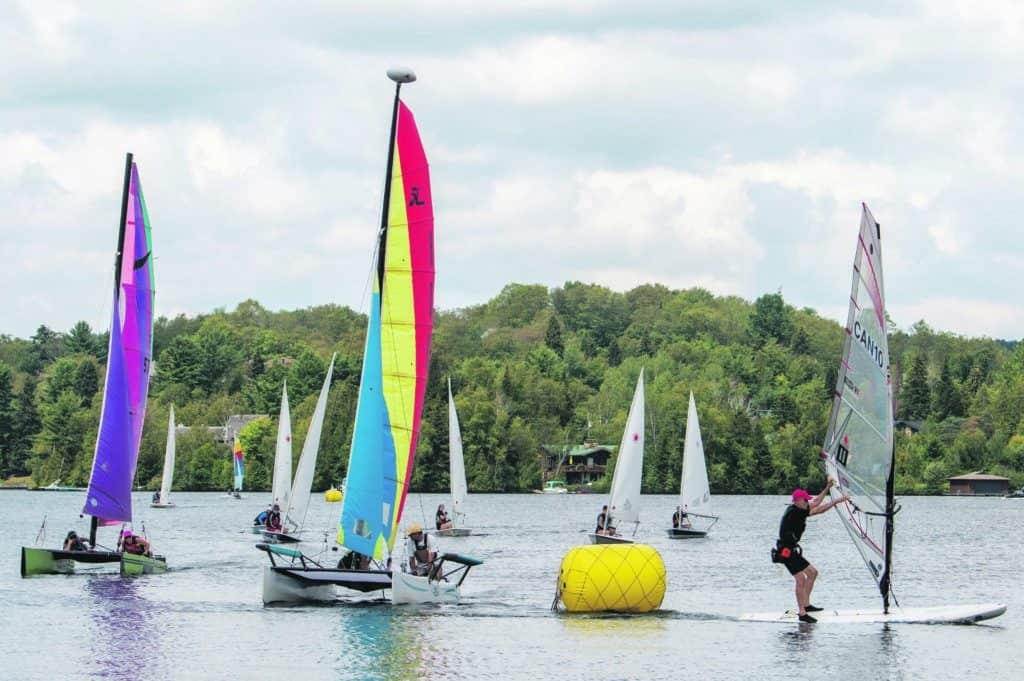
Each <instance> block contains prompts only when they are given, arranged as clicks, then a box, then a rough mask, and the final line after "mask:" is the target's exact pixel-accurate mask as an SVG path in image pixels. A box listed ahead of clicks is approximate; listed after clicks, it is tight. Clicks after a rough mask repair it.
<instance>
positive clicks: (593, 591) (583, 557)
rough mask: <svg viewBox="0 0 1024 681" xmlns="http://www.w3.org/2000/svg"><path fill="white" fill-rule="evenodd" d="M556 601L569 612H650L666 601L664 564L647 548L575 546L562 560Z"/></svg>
mask: <svg viewBox="0 0 1024 681" xmlns="http://www.w3.org/2000/svg"><path fill="white" fill-rule="evenodd" d="M558 597H559V599H561V601H562V603H563V604H564V605H565V609H566V610H568V611H569V612H608V611H610V612H650V611H651V610H656V609H658V607H660V606H661V601H662V600H663V599H664V598H665V563H664V562H662V560H661V556H660V555H659V554H658V552H657V551H655V550H654V549H653V548H651V547H650V546H644V545H643V544H623V545H604V544H599V545H596V546H577V547H576V548H574V549H571V550H570V551H569V552H568V553H567V554H565V557H564V558H562V568H561V570H560V571H559V573H558Z"/></svg>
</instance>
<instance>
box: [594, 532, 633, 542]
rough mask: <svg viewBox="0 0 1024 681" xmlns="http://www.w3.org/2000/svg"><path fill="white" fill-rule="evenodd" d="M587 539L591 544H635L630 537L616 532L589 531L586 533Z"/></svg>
mask: <svg viewBox="0 0 1024 681" xmlns="http://www.w3.org/2000/svg"><path fill="white" fill-rule="evenodd" d="M587 539H588V540H589V541H590V543H591V544H635V543H636V542H635V541H634V540H633V539H631V538H630V537H623V536H621V535H618V534H596V533H594V532H590V533H588V534H587Z"/></svg>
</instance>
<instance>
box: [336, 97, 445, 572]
mask: <svg viewBox="0 0 1024 681" xmlns="http://www.w3.org/2000/svg"><path fill="white" fill-rule="evenodd" d="M399 87H400V85H399ZM374 272H375V275H374V277H373V288H372V293H371V298H370V310H369V322H368V326H367V333H366V349H365V352H364V355H363V370H362V377H361V380H360V385H359V397H358V402H357V406H356V417H355V426H354V432H353V435H352V448H351V454H350V456H349V464H348V483H347V486H346V489H345V498H344V501H343V502H342V510H341V522H340V525H339V527H338V543H339V544H342V545H343V546H346V547H347V548H349V549H352V550H353V551H357V552H359V553H362V554H364V555H367V556H372V557H374V558H375V559H377V560H380V559H381V558H383V557H384V555H385V554H386V553H390V551H391V548H392V547H393V546H394V541H395V536H396V533H397V531H398V523H399V520H400V518H401V517H402V509H403V506H404V504H405V498H406V494H407V493H408V489H409V478H410V476H411V475H412V469H413V461H414V460H415V456H416V443H417V440H418V438H419V426H420V416H421V414H422V411H423V397H424V392H425V390H426V384H427V372H428V368H429V364H430V336H431V331H432V328H433V308H434V213H433V201H432V195H431V191H430V176H429V171H428V168H427V159H426V155H425V154H424V152H423V145H422V143H421V142H420V136H419V132H418V131H417V129H416V122H415V120H414V119H413V115H412V112H411V111H410V110H409V109H408V107H406V106H405V104H404V103H403V102H402V101H401V100H400V99H399V96H398V90H397V89H396V92H395V103H394V112H393V117H392V128H391V138H390V141H389V151H388V164H387V174H386V180H385V185H384V201H383V211H382V217H381V229H380V232H379V236H378V241H377V252H376V267H375V270H374Z"/></svg>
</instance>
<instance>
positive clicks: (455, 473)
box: [436, 377, 473, 537]
mask: <svg viewBox="0 0 1024 681" xmlns="http://www.w3.org/2000/svg"><path fill="white" fill-rule="evenodd" d="M448 477H449V483H450V484H451V490H452V515H451V527H446V528H445V529H443V530H438V531H437V532H436V534H438V535H440V536H442V537H465V536H466V535H469V534H471V533H472V532H473V530H471V529H470V528H468V527H465V525H464V524H463V523H465V521H466V497H467V495H468V489H467V487H466V465H465V463H464V462H463V460H462V431H461V429H460V428H459V414H458V412H457V411H455V400H454V399H453V398H452V379H451V377H449V378H448Z"/></svg>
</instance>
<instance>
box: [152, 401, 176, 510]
mask: <svg viewBox="0 0 1024 681" xmlns="http://www.w3.org/2000/svg"><path fill="white" fill-rule="evenodd" d="M173 482H174V405H173V404H172V405H171V413H170V415H169V416H168V417H167V447H166V448H165V449H164V473H163V475H162V476H161V478H160V493H159V495H157V498H156V500H154V501H153V502H152V503H151V504H150V507H152V508H171V507H173V506H174V502H173V501H171V484H172V483H173Z"/></svg>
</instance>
